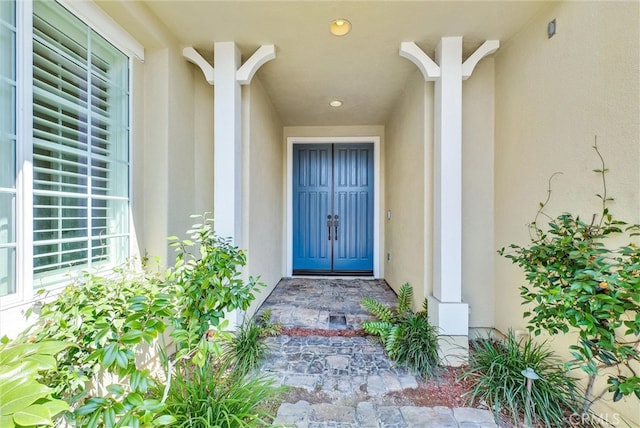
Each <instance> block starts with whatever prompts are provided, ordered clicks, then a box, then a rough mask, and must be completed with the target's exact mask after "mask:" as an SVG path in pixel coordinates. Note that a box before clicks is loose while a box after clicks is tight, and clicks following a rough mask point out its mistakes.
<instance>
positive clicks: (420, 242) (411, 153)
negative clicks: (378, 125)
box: [383, 69, 433, 310]
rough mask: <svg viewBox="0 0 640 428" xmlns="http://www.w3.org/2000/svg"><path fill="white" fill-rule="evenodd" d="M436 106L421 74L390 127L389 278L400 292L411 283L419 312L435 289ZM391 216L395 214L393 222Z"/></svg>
mask: <svg viewBox="0 0 640 428" xmlns="http://www.w3.org/2000/svg"><path fill="white" fill-rule="evenodd" d="M432 105H433V84H432V83H425V81H424V79H423V78H422V74H420V72H418V70H417V69H416V71H415V72H414V73H413V74H412V76H411V79H410V80H408V82H407V84H406V86H405V88H404V91H403V93H402V95H401V96H400V98H399V101H398V103H397V104H396V106H395V107H394V109H393V113H392V115H391V117H390V118H389V120H388V121H387V124H386V126H385V131H386V132H385V140H386V144H385V150H384V158H385V165H386V168H385V183H386V186H385V193H384V198H385V209H384V212H385V216H384V219H383V222H384V224H385V235H386V242H385V249H384V252H383V253H384V258H385V262H384V263H385V279H386V280H387V282H388V283H389V285H390V286H391V287H392V288H393V289H394V290H396V291H397V290H398V289H399V288H400V286H401V285H402V284H404V283H407V282H408V283H409V284H410V285H411V286H412V287H413V291H414V306H415V309H416V310H417V309H420V307H421V306H422V302H423V300H424V298H425V297H427V296H428V295H429V294H431V290H432V289H431V277H430V274H429V272H430V269H429V263H430V261H429V260H430V259H431V257H430V256H429V257H426V254H429V255H430V247H429V245H427V244H426V242H425V238H426V237H427V236H429V235H431V233H430V232H427V234H425V233H424V231H425V230H431V227H432V224H431V221H432V220H431V209H430V208H428V207H430V206H431V204H430V203H428V204H427V205H426V206H425V190H424V189H425V187H426V188H427V189H431V187H432V184H431V183H432V173H431V171H432V170H431V168H429V167H425V165H426V164H429V165H430V164H431V162H426V161H425V160H426V158H430V157H431V152H432V150H433V148H432V147H433V144H432V141H433V138H432V135H433V131H432V127H431V126H432V125H430V124H432V123H433V116H432V114H431V111H432V110H431V108H430V107H427V106H432ZM427 111H429V113H430V114H429V117H426V116H427ZM427 142H428V143H427ZM425 146H426V149H425ZM425 150H426V151H427V152H428V156H425ZM429 194H430V190H429V191H428V193H427V196H428V195H429ZM428 199H429V200H430V199H431V198H428ZM387 211H391V219H390V220H388V219H387V218H386V213H387ZM388 255H390V260H387V259H388V258H389V257H388Z"/></svg>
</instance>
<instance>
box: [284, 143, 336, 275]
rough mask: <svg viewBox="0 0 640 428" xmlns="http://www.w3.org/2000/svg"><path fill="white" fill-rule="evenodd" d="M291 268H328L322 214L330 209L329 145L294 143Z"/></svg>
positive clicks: (329, 266)
mask: <svg viewBox="0 0 640 428" xmlns="http://www.w3.org/2000/svg"><path fill="white" fill-rule="evenodd" d="M293 156H294V161H293V209H294V213H293V230H294V234H293V237H294V238H293V239H294V241H293V268H294V270H325V271H329V270H331V241H329V231H328V227H327V220H326V216H327V215H328V214H329V213H330V212H331V188H332V185H333V183H332V181H331V177H332V159H331V158H332V156H331V146H329V145H315V144H313V145H311V144H302V145H297V146H294V152H293Z"/></svg>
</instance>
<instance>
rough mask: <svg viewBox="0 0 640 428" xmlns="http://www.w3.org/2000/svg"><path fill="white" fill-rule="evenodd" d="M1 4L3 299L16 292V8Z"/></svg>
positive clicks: (0, 266)
mask: <svg viewBox="0 0 640 428" xmlns="http://www.w3.org/2000/svg"><path fill="white" fill-rule="evenodd" d="M15 6H16V5H15V2H14V1H0V296H6V295H8V294H13V293H15V292H16V285H15V284H16V224H15V218H16V216H15V212H16V7H15Z"/></svg>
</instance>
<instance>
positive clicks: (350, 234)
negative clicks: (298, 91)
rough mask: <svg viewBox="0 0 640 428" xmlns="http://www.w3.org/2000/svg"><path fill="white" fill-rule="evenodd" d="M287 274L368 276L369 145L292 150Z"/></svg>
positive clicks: (370, 267)
mask: <svg viewBox="0 0 640 428" xmlns="http://www.w3.org/2000/svg"><path fill="white" fill-rule="evenodd" d="M293 273H294V274H298V275H299V274H320V275H327V274H329V275H332V274H335V275H372V274H373V144H369V143H353V144H295V145H294V146H293Z"/></svg>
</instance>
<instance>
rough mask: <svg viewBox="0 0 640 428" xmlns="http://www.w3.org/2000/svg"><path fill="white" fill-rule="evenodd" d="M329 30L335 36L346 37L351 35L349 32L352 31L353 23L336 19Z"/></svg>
mask: <svg viewBox="0 0 640 428" xmlns="http://www.w3.org/2000/svg"><path fill="white" fill-rule="evenodd" d="M329 30H330V31H331V34H333V35H334V36H344V35H347V34H349V31H351V23H350V22H349V21H347V20H346V19H342V18H339V19H335V20H333V22H332V23H331V27H329Z"/></svg>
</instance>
